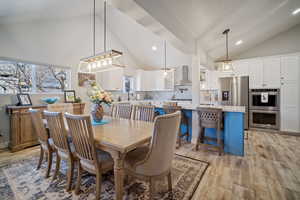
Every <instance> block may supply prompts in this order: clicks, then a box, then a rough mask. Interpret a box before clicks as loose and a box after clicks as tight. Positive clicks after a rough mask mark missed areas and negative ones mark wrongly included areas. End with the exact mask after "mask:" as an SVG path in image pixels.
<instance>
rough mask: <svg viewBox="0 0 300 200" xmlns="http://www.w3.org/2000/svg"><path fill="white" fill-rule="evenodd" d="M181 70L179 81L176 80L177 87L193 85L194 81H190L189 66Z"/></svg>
mask: <svg viewBox="0 0 300 200" xmlns="http://www.w3.org/2000/svg"><path fill="white" fill-rule="evenodd" d="M179 70H180V72H179V73H180V76H179V80H176V82H175V85H176V86H186V85H192V81H190V79H189V66H187V65H183V66H182V67H181V69H179Z"/></svg>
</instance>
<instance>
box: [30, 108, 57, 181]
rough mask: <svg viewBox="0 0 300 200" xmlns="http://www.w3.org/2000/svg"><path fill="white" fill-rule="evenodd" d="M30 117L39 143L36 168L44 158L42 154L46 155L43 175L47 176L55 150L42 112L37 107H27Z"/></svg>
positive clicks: (38, 167)
mask: <svg viewBox="0 0 300 200" xmlns="http://www.w3.org/2000/svg"><path fill="white" fill-rule="evenodd" d="M29 112H30V116H31V119H32V121H33V123H32V124H33V128H34V130H35V132H36V133H37V136H38V140H39V143H40V148H41V150H40V159H39V163H38V166H37V169H40V168H41V165H42V162H43V159H44V154H46V155H47V157H48V159H47V161H48V165H47V171H46V175H45V177H46V178H48V177H49V175H50V171H51V166H52V156H53V153H54V152H55V151H56V149H55V146H54V143H53V139H52V138H50V137H49V134H48V132H47V129H46V127H45V124H44V122H43V118H42V112H41V111H40V110H38V109H29Z"/></svg>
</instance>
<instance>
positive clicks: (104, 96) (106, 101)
mask: <svg viewBox="0 0 300 200" xmlns="http://www.w3.org/2000/svg"><path fill="white" fill-rule="evenodd" d="M88 96H89V98H90V101H91V102H92V107H91V114H92V118H93V120H94V121H95V122H97V123H99V122H101V121H102V119H103V115H104V109H103V105H110V104H111V103H112V97H111V94H110V93H108V92H106V91H104V90H103V89H101V88H100V87H99V86H98V85H97V84H96V83H95V82H93V83H91V89H90V91H89V92H88Z"/></svg>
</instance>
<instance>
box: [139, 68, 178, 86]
mask: <svg viewBox="0 0 300 200" xmlns="http://www.w3.org/2000/svg"><path fill="white" fill-rule="evenodd" d="M136 81H137V87H136V88H137V91H161V90H173V89H174V71H168V72H167V75H164V70H154V71H145V70H138V73H137V78H136Z"/></svg>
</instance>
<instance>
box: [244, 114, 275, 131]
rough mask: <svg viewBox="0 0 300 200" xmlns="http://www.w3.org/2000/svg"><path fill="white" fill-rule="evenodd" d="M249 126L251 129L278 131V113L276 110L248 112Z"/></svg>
mask: <svg viewBox="0 0 300 200" xmlns="http://www.w3.org/2000/svg"><path fill="white" fill-rule="evenodd" d="M249 115H250V116H249V119H250V120H249V125H250V127H252V128H264V129H274V130H279V128H280V111H276V110H250V112H249Z"/></svg>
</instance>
